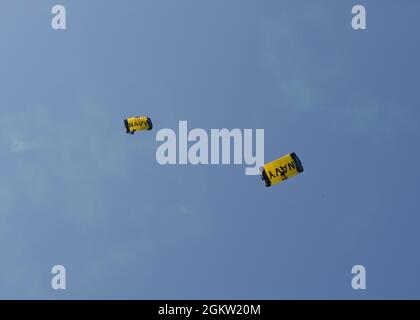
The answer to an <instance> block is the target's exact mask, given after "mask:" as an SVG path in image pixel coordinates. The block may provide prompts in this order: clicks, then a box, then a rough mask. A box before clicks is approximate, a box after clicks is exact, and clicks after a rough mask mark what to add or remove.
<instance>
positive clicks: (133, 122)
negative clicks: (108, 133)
mask: <svg viewBox="0 0 420 320" xmlns="http://www.w3.org/2000/svg"><path fill="white" fill-rule="evenodd" d="M124 125H125V129H126V131H127V133H129V134H134V132H135V131H142V130H152V128H153V124H152V120H150V118H149V117H134V118H127V119H125V120H124Z"/></svg>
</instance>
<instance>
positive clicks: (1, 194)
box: [0, 0, 420, 299]
mask: <svg viewBox="0 0 420 320" xmlns="http://www.w3.org/2000/svg"><path fill="white" fill-rule="evenodd" d="M55 4H57V2H55V1H41V0H37V1H29V0H26V1H16V0H14V1H12V0H7V1H6V0H4V1H2V2H1V4H0V35H1V39H2V42H1V44H0V46H1V50H0V58H1V61H2V64H1V76H0V83H1V87H2V90H1V91H0V110H1V117H0V156H1V163H2V166H1V168H0V173H1V175H0V176H1V177H2V178H1V179H0V252H1V255H2V257H1V261H2V262H1V266H0V298H3V299H11V298H23V299H28V298H32V299H33V298H35V299H47V298H48V299H76V298H81V299H87V298H98V299H123V298H127V299H184V298H188V299H199V298H204V299H206V298H210V299H213V298H218V299H224V298H236V299H248V298H252V299H294V298H298V299H331V298H334V299H342V298H345V299H373V298H375V299H376V298H394V299H407V298H408V299H414V298H417V299H418V298H420V286H419V285H420V277H419V273H418V270H419V269H420V258H419V255H418V243H419V240H420V236H419V233H418V226H419V224H420V217H419V212H418V209H417V207H418V204H417V198H418V181H419V179H420V170H419V169H418V166H417V163H419V160H420V152H419V149H418V140H419V137H420V126H419V124H420V123H419V119H420V111H419V107H418V106H419V103H420V93H419V92H420V91H419V90H418V84H419V82H418V75H419V66H420V65H419V63H418V56H419V51H420V47H419V43H418V41H416V38H417V31H418V30H419V27H420V20H419V19H418V17H417V14H418V12H419V9H420V4H419V3H418V1H414V0H404V1H401V2H399V3H398V4H397V3H395V2H393V1H388V0H384V1H368V0H364V1H347V0H346V1H345V0H342V1H333V0H330V1H328V0H317V1H296V0H294V1H268V0H267V1H249V0H247V1H239V0H229V1H221V0H214V1H204V0H201V1H192V0H188V1H187V0H181V1H169V0H168V1H167V0H162V1H134V0H132V1H129V0H125V1H106V2H103V1H97V0H91V1H67V0H63V1H60V4H62V5H64V6H65V7H66V10H67V30H65V31H54V30H52V28H51V26H50V24H51V17H52V15H51V13H50V11H51V8H52V6H53V5H55ZM354 4H363V5H365V6H366V9H367V14H368V21H367V24H368V29H367V30H365V31H354V30H353V29H352V28H351V18H352V17H351V8H352V6H353V5H354ZM132 115H148V116H150V117H151V118H152V120H153V122H154V126H155V127H154V130H153V131H151V132H142V133H141V134H136V135H134V136H127V135H126V134H125V131H124V127H123V123H122V120H123V119H124V118H126V117H128V116H132ZM179 120H187V121H188V125H189V127H190V128H204V129H206V130H209V129H211V128H241V129H245V128H253V129H256V128H262V129H264V130H265V159H266V161H269V160H273V159H275V158H277V157H279V156H281V155H283V154H286V153H289V152H292V151H294V152H296V153H297V154H298V155H299V156H300V158H301V160H302V162H303V165H304V167H305V172H304V173H303V174H302V175H300V176H298V177H296V178H294V179H292V180H290V181H287V183H283V184H280V185H278V186H275V187H272V188H265V187H264V185H263V183H262V182H261V181H260V179H259V177H257V176H245V175H244V167H243V166H233V165H232V166H229V165H228V166H222V165H219V166H211V165H207V166H206V165H202V166H192V165H190V166H178V165H175V166H161V165H159V164H158V163H157V162H156V159H155V153H156V149H157V147H158V146H159V143H158V142H156V141H155V135H156V132H157V130H159V129H161V128H172V129H174V130H176V129H177V126H178V121H179ZM56 264H62V265H64V266H65V267H66V270H67V289H66V290H65V291H54V290H52V289H51V286H50V281H51V277H52V275H51V274H50V270H51V267H52V266H53V265H56ZM356 264H362V265H364V266H365V267H366V269H367V290H364V291H355V290H353V289H352V288H351V286H350V282H351V277H352V275H351V268H352V266H353V265H356Z"/></svg>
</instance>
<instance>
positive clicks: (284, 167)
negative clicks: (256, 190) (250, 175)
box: [260, 152, 303, 187]
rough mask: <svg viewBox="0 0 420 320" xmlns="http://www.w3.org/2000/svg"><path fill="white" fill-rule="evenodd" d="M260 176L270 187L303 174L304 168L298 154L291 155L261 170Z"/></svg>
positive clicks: (268, 164)
mask: <svg viewBox="0 0 420 320" xmlns="http://www.w3.org/2000/svg"><path fill="white" fill-rule="evenodd" d="M260 172H261V173H260V176H261V179H262V180H263V181H264V183H265V186H266V187H270V186H272V185H275V184H277V183H280V182H282V181H284V180H287V179H289V178H291V177H294V176H296V175H298V174H299V173H301V172H303V166H302V163H301V162H300V159H299V157H298V156H297V155H296V153H294V152H293V153H289V154H287V155H285V156H283V157H281V158H279V159H277V160H274V161H272V162H270V163H267V164H265V165H264V166H263V167H261V168H260Z"/></svg>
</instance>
